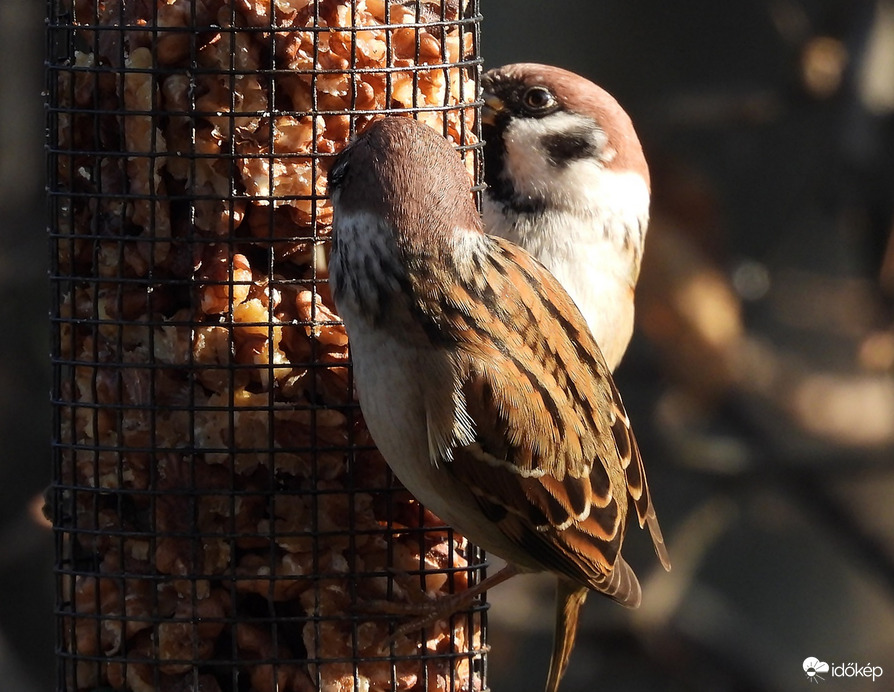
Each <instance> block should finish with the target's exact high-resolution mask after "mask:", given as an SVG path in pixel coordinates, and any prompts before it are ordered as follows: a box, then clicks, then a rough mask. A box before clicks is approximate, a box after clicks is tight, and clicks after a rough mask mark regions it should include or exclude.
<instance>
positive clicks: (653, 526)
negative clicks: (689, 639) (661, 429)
mask: <svg viewBox="0 0 894 692" xmlns="http://www.w3.org/2000/svg"><path fill="white" fill-rule="evenodd" d="M328 182H329V192H330V195H331V198H332V205H333V226H332V252H331V257H330V265H329V271H330V276H329V280H330V288H331V291H332V296H333V298H334V300H335V304H336V307H337V309H338V313H339V315H340V316H341V318H342V320H343V321H344V324H345V328H346V330H347V333H348V340H349V344H350V352H351V360H352V363H353V368H354V377H355V382H356V385H357V391H358V398H359V401H360V407H361V410H362V412H363V416H364V419H365V421H366V424H367V426H368V428H369V431H370V433H371V435H372V437H373V440H374V441H375V443H376V445H377V446H378V448H379V450H380V451H381V453H382V454H383V455H384V457H385V459H386V461H387V462H388V463H389V465H390V466H391V468H392V470H393V471H394V472H395V474H396V475H397V477H398V478H399V479H400V480H401V482H402V483H403V484H404V485H405V486H406V487H407V488H408V489H409V490H410V491H411V492H412V493H413V494H414V495H415V497H416V498H417V499H418V500H419V501H420V502H422V504H424V505H425V506H426V507H427V508H428V509H430V510H432V511H433V512H434V513H435V514H436V515H438V516H439V517H440V518H441V519H442V520H443V521H445V522H447V523H449V524H451V525H452V526H453V527H454V528H456V529H457V530H458V531H459V532H460V533H462V534H463V535H464V536H465V537H466V538H468V539H469V540H470V541H472V542H474V543H477V544H478V545H480V546H482V547H484V548H485V549H486V550H488V551H491V552H492V553H494V554H496V555H499V556H500V557H502V558H503V559H504V560H506V561H507V566H506V567H505V568H503V569H502V570H500V571H499V572H497V573H495V574H493V575H490V576H489V577H488V578H486V579H484V580H483V581H482V582H481V584H479V585H478V587H475V588H474V589H469V590H468V591H466V592H465V593H464V594H460V595H459V596H463V597H466V598H469V602H470V600H471V598H473V597H474V596H475V595H476V594H478V593H480V592H482V591H484V590H486V589H488V588H491V587H492V586H494V585H496V584H497V583H499V582H501V581H504V580H505V579H508V578H509V577H511V576H513V575H515V574H519V573H525V572H539V571H548V572H552V573H553V574H555V575H556V577H557V584H558V586H557V594H558V600H557V616H556V635H555V643H554V648H553V654H552V661H551V665H550V673H549V678H548V682H547V687H546V689H547V690H548V691H549V692H555V691H556V690H557V689H558V685H559V681H560V679H561V677H562V675H563V673H564V670H565V666H566V665H567V663H568V657H569V655H570V653H571V647H572V645H573V642H574V636H575V633H576V627H577V619H578V614H579V609H580V607H581V605H582V604H583V602H584V599H585V598H586V595H587V594H588V592H589V591H591V590H594V591H598V592H600V593H603V594H605V595H606V596H608V597H610V598H612V599H614V600H615V601H617V602H619V603H621V604H623V605H626V606H632V607H635V606H637V605H638V604H639V602H640V585H639V582H638V581H637V578H636V576H635V574H634V573H633V570H632V569H631V568H630V566H629V565H628V564H627V562H625V561H624V558H623V557H621V544H622V541H623V538H624V533H625V530H626V527H627V523H628V519H629V517H630V514H631V513H634V514H635V516H636V519H637V521H638V522H639V524H640V526H648V528H649V531H650V532H651V535H652V540H653V543H654V545H655V549H656V551H657V553H658V555H659V557H660V559H661V561H662V562H663V563H664V564H665V566H668V565H669V562H668V557H667V551H666V549H665V546H664V540H663V538H662V535H661V530H660V528H659V526H658V520H657V518H656V515H655V510H654V508H653V505H652V500H651V498H650V495H649V489H648V486H647V484H646V477H645V472H644V469H643V463H642V458H641V457H640V454H639V450H638V448H637V444H636V440H635V439H634V436H633V433H632V431H631V428H630V422H629V420H628V418H627V414H626V413H625V411H624V406H623V404H622V402H621V398H620V395H619V394H618V390H617V389H616V387H615V384H614V382H613V381H612V378H611V375H610V373H609V370H608V367H607V365H606V362H605V360H604V358H603V356H602V354H601V353H600V351H599V347H598V346H597V345H596V341H595V340H594V339H593V336H592V335H591V334H590V331H589V329H588V328H587V323H586V321H585V320H584V318H583V316H582V315H581V313H580V311H579V310H578V309H577V307H576V306H575V304H574V302H573V301H572V300H571V298H569V296H568V294H567V293H566V291H565V290H564V289H563V288H562V286H561V284H559V282H558V281H557V280H556V279H555V278H554V277H553V276H552V275H551V274H550V273H549V272H548V271H547V270H546V269H545V268H544V266H543V265H541V264H540V263H539V262H537V260H535V259H534V258H533V257H532V256H531V255H530V254H528V253H527V252H526V251H525V250H524V249H522V248H520V247H518V246H517V245H515V244H514V243H512V242H510V241H507V240H505V239H502V238H497V237H494V236H490V235H486V234H485V233H484V232H483V230H482V224H481V218H480V215H479V214H478V211H477V209H476V208H475V205H474V202H473V198H472V195H471V181H470V178H469V176H468V174H467V172H466V169H465V167H464V165H463V163H462V161H461V159H460V157H459V155H458V154H457V153H456V152H455V150H454V149H453V147H452V146H451V145H450V144H449V143H448V142H447V141H446V140H445V139H444V138H443V137H442V136H441V135H440V134H439V133H437V132H436V131H434V130H433V129H431V128H429V127H427V126H426V125H424V124H421V123H419V122H417V121H415V120H412V119H409V118H396V117H390V118H384V119H382V120H378V121H376V122H375V123H373V124H372V125H370V126H369V127H368V129H367V130H366V131H365V132H364V133H363V134H362V135H360V136H359V137H358V138H357V139H355V140H354V141H353V142H352V143H351V144H350V145H349V146H348V147H346V148H345V149H344V150H343V151H342V152H341V153H340V154H339V155H338V157H337V158H336V159H335V162H334V164H333V165H332V167H331V170H330V172H329V177H328ZM442 600H447V599H442ZM466 605H468V602H467V603H466ZM456 610H459V607H457V606H456V605H455V604H454V605H453V606H452V609H451V610H450V611H449V612H447V613H444V615H446V614H449V613H450V612H455V611H456Z"/></svg>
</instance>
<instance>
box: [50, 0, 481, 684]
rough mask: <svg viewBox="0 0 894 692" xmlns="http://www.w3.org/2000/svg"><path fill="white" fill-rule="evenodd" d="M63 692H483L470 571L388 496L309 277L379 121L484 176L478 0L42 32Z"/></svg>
mask: <svg viewBox="0 0 894 692" xmlns="http://www.w3.org/2000/svg"><path fill="white" fill-rule="evenodd" d="M48 19H49V33H48V60H47V63H48V133H49V160H48V175H49V203H50V210H49V211H50V214H49V218H50V237H51V245H52V254H51V261H52V270H51V284H52V290H53V324H54V329H53V370H54V379H53V404H54V460H55V469H54V474H55V475H54V484H53V488H52V492H51V502H50V505H51V512H52V514H53V517H54V523H55V526H56V529H55V530H56V539H57V540H56V573H57V606H56V619H57V627H58V636H57V650H58V660H59V673H58V683H57V689H58V690H66V691H68V692H80V691H84V690H90V691H93V692H98V691H100V690H103V691H105V690H109V689H115V690H134V691H135V692H145V691H148V690H170V691H172V692H173V691H176V692H186V691H187V690H190V691H194V692H198V691H200V690H201V691H202V692H217V691H222V692H247V691H249V690H252V691H255V692H268V691H271V692H272V691H279V692H286V691H289V690H300V691H303V690H398V689H399V690H478V689H483V688H484V687H485V670H484V654H483V650H484V645H485V642H484V639H483V634H482V633H483V626H484V625H483V620H484V613H483V608H484V606H483V605H476V606H475V607H474V608H473V609H472V610H470V611H469V612H467V613H462V614H458V615H456V616H454V617H453V618H452V620H451V622H450V623H438V624H437V625H435V626H433V627H432V628H429V629H428V630H427V631H426V632H425V633H419V634H418V635H417V636H407V637H400V638H398V639H396V640H395V641H393V642H390V643H389V644H388V645H387V646H386V647H385V651H384V652H382V651H380V647H381V645H382V644H383V642H386V641H387V639H388V637H389V634H391V633H393V631H394V627H395V618H394V617H393V616H387V615H384V614H382V613H381V612H378V613H377V612H375V611H372V612H364V608H363V606H364V605H365V604H366V605H368V604H370V603H372V602H375V601H376V600H381V599H390V600H397V601H405V602H414V601H418V600H421V599H425V598H430V597H432V596H433V595H437V594H443V593H448V592H452V591H456V590H461V589H464V588H466V587H467V586H468V585H469V584H471V583H475V582H476V581H477V580H479V579H480V578H481V576H482V571H483V566H482V563H481V556H480V555H479V554H478V553H477V551H475V550H474V549H473V548H472V547H471V546H468V545H466V544H465V543H464V542H463V541H462V540H461V539H460V538H459V537H456V536H454V535H453V534H452V533H451V532H450V530H449V529H447V528H446V527H444V526H443V525H441V524H440V522H439V521H438V520H437V519H436V518H435V517H433V516H432V515H431V514H429V513H427V512H426V511H425V510H424V509H423V508H421V507H420V506H419V505H418V504H416V503H415V502H414V501H413V500H412V498H411V497H410V496H409V495H408V494H407V493H406V491H404V490H402V489H401V488H400V487H399V486H398V485H397V484H396V483H395V482H394V481H393V479H392V478H391V476H390V474H389V472H388V470H387V467H386V466H385V464H384V462H383V460H382V459H381V457H380V455H379V454H378V453H377V452H376V450H375V448H374V447H373V445H372V442H371V439H370V437H369V435H368V433H367V432H366V430H365V428H364V426H363V422H362V418H361V415H360V411H359V409H358V408H357V406H356V404H355V401H354V399H353V395H352V384H351V375H350V362H349V360H348V352H347V339H346V336H345V333H344V330H343V328H342V326H341V324H340V322H339V321H338V318H337V317H336V315H335V314H334V313H333V310H332V301H331V298H330V295H329V291H328V288H327V285H326V270H325V262H324V261H321V259H324V258H325V254H326V243H327V238H328V232H329V228H328V223H329V221H330V217H331V210H330V207H329V205H328V202H327V200H326V198H325V174H326V171H327V169H328V167H329V165H330V163H331V160H332V157H333V156H334V154H335V153H337V152H338V151H339V150H340V149H341V148H342V147H343V146H344V144H345V143H346V141H347V140H348V139H349V136H350V134H351V133H352V132H354V131H358V130H361V129H362V128H363V127H365V126H366V125H367V124H368V123H369V122H370V120H371V118H373V117H374V116H375V115H378V114H381V113H383V112H390V113H400V114H408V115H412V116H414V117H417V118H419V119H420V120H423V121H425V122H427V123H429V124H431V125H432V126H433V127H436V128H438V129H439V130H441V131H442V132H443V133H444V134H445V136H448V137H450V138H451V139H452V141H453V142H454V143H456V144H457V145H458V146H459V148H460V149H461V151H463V152H464V157H465V159H466V161H467V165H468V167H469V170H470V173H471V174H472V175H473V177H475V179H476V180H477V176H478V172H479V150H478V145H477V142H478V139H477V137H476V132H475V127H476V124H475V123H476V118H475V100H476V94H477V86H478V85H477V79H478V70H479V64H480V61H479V59H478V57H477V56H478V22H479V14H478V7H477V2H476V0H470V1H469V2H467V3H463V4H462V6H458V4H457V0H450V1H447V0H435V1H431V2H389V0H353V1H351V0H319V1H318V2H310V1H309V0H127V1H126V2H125V0H105V1H101V0H70V1H69V0H59V1H51V3H50V5H49V9H48Z"/></svg>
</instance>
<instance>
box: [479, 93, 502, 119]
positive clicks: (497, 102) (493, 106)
mask: <svg viewBox="0 0 894 692" xmlns="http://www.w3.org/2000/svg"><path fill="white" fill-rule="evenodd" d="M481 98H482V100H483V101H484V105H483V106H481V123H482V124H483V125H493V124H494V123H495V122H496V117H497V114H498V113H500V112H501V111H503V110H505V108H506V104H505V103H503V100H502V99H501V98H500V97H499V96H497V95H496V94H492V93H491V92H489V91H483V92H481Z"/></svg>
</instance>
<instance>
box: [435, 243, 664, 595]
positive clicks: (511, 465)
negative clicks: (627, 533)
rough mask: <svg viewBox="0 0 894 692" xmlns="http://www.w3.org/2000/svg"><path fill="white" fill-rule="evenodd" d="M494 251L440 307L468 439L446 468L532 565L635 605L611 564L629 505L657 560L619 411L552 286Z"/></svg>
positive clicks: (594, 354)
mask: <svg viewBox="0 0 894 692" xmlns="http://www.w3.org/2000/svg"><path fill="white" fill-rule="evenodd" d="M493 243H494V244H495V249H496V250H497V251H496V252H491V253H488V254H487V255H486V259H482V260H480V261H481V262H487V263H489V265H488V266H480V267H477V268H475V270H474V271H469V272H466V273H465V274H462V273H461V275H460V276H459V278H460V282H459V284H460V285H461V286H463V287H464V289H463V290H461V291H459V292H454V293H452V294H451V296H450V298H449V300H446V299H445V300H444V301H442V302H441V304H440V306H439V310H440V314H441V316H442V318H443V319H446V320H449V321H450V323H451V325H452V331H453V332H454V333H458V334H460V335H462V336H461V338H460V344H459V347H458V349H457V351H456V356H455V357H456V363H457V365H456V367H457V368H458V370H459V375H460V377H459V380H460V382H461V385H460V391H459V393H458V395H456V396H454V399H455V400H456V401H459V402H461V403H462V404H463V406H464V408H465V412H464V414H463V417H464V418H465V417H467V418H468V419H470V420H471V422H472V425H473V428H474V438H475V439H474V441H472V442H470V443H469V444H465V445H460V446H457V447H456V448H455V449H454V450H453V454H452V456H453V460H452V462H451V463H449V464H447V466H448V468H449V469H450V470H451V472H452V473H454V474H455V475H456V476H457V477H458V479H459V480H461V481H462V482H463V483H464V484H465V486H466V487H468V488H469V489H470V490H471V492H473V493H474V494H475V497H476V499H477V500H478V503H479V505H480V506H481V507H482V510H483V511H484V512H485V513H486V514H487V516H488V517H489V518H490V519H491V520H492V521H494V522H495V523H496V524H497V525H498V526H499V527H500V529H501V530H502V531H503V532H504V534H505V535H506V536H507V537H509V538H510V539H511V540H512V541H513V542H514V543H516V544H517V545H519V546H520V547H522V548H523V549H524V551H525V553H526V554H528V555H530V556H531V558H532V559H533V560H535V561H536V562H537V563H538V564H539V565H540V566H542V567H543V568H546V569H550V570H553V571H556V572H558V573H560V574H564V575H566V576H567V577H568V578H570V579H572V580H574V581H576V582H578V583H582V584H586V585H587V586H589V587H590V588H593V589H596V590H599V591H602V592H603V593H606V594H607V595H609V596H611V597H612V598H614V599H615V600H617V601H619V602H621V603H624V604H626V605H636V604H638V602H639V597H640V591H639V584H638V582H637V579H636V577H635V575H634V574H633V571H632V570H631V569H630V567H629V566H628V565H627V563H626V562H624V561H623V559H621V557H620V555H619V551H620V548H621V543H622V540H623V536H624V530H625V528H626V521H627V512H628V508H629V507H630V506H631V504H632V505H633V506H634V507H636V512H637V516H638V517H639V519H640V522H641V523H642V522H645V523H647V524H648V525H649V527H650V529H652V535H653V539H656V551H658V552H659V556H662V555H665V556H666V551H664V545H663V540H661V533H660V530H659V529H658V524H657V519H655V513H654V509H653V508H652V504H651V500H650V498H649V493H648V487H647V485H646V483H645V474H644V473H643V468H642V459H641V457H640V455H639V451H638V448H637V447H636V441H635V439H634V438H633V435H632V432H631V430H630V426H629V422H628V419H627V416H626V413H625V412H624V407H623V404H622V403H621V400H620V397H619V396H618V392H617V389H616V388H615V386H614V383H613V382H612V380H611V375H610V373H609V372H608V369H607V367H606V365H605V362H604V360H603V359H602V356H601V354H600V353H599V349H598V347H597V346H596V344H595V342H594V341H593V338H592V336H591V335H590V333H589V330H588V329H587V327H586V322H585V320H584V318H583V317H582V316H581V315H580V313H579V311H578V310H577V308H576V307H575V306H574V303H573V302H572V301H571V299H570V298H568V296H567V294H566V293H565V291H564V290H563V289H562V288H561V286H560V285H559V284H558V282H557V281H556V280H555V279H554V278H553V276H552V275H551V274H550V273H549V272H548V271H547V270H546V269H545V268H543V267H542V265H540V264H539V263H538V262H537V261H536V260H534V259H533V258H532V257H530V255H528V254H527V253H526V252H524V251H523V250H521V249H519V248H517V247H516V246H515V245H513V244H511V243H508V242H505V241H501V240H499V239H493ZM485 276H486V277H487V281H485V280H483V277H485ZM543 292H546V294H548V295H549V296H550V298H551V300H550V301H544V300H543V299H542V298H541V295H542V294H543ZM473 296H475V298H473ZM481 297H484V300H481ZM653 527H654V529H653ZM659 546H660V547H659ZM663 561H664V558H663Z"/></svg>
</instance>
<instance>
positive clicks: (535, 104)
mask: <svg viewBox="0 0 894 692" xmlns="http://www.w3.org/2000/svg"><path fill="white" fill-rule="evenodd" d="M527 102H528V105H529V106H531V107H532V108H543V106H545V105H546V104H547V103H549V93H548V92H547V91H546V90H545V89H531V91H529V92H528V97H527Z"/></svg>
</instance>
